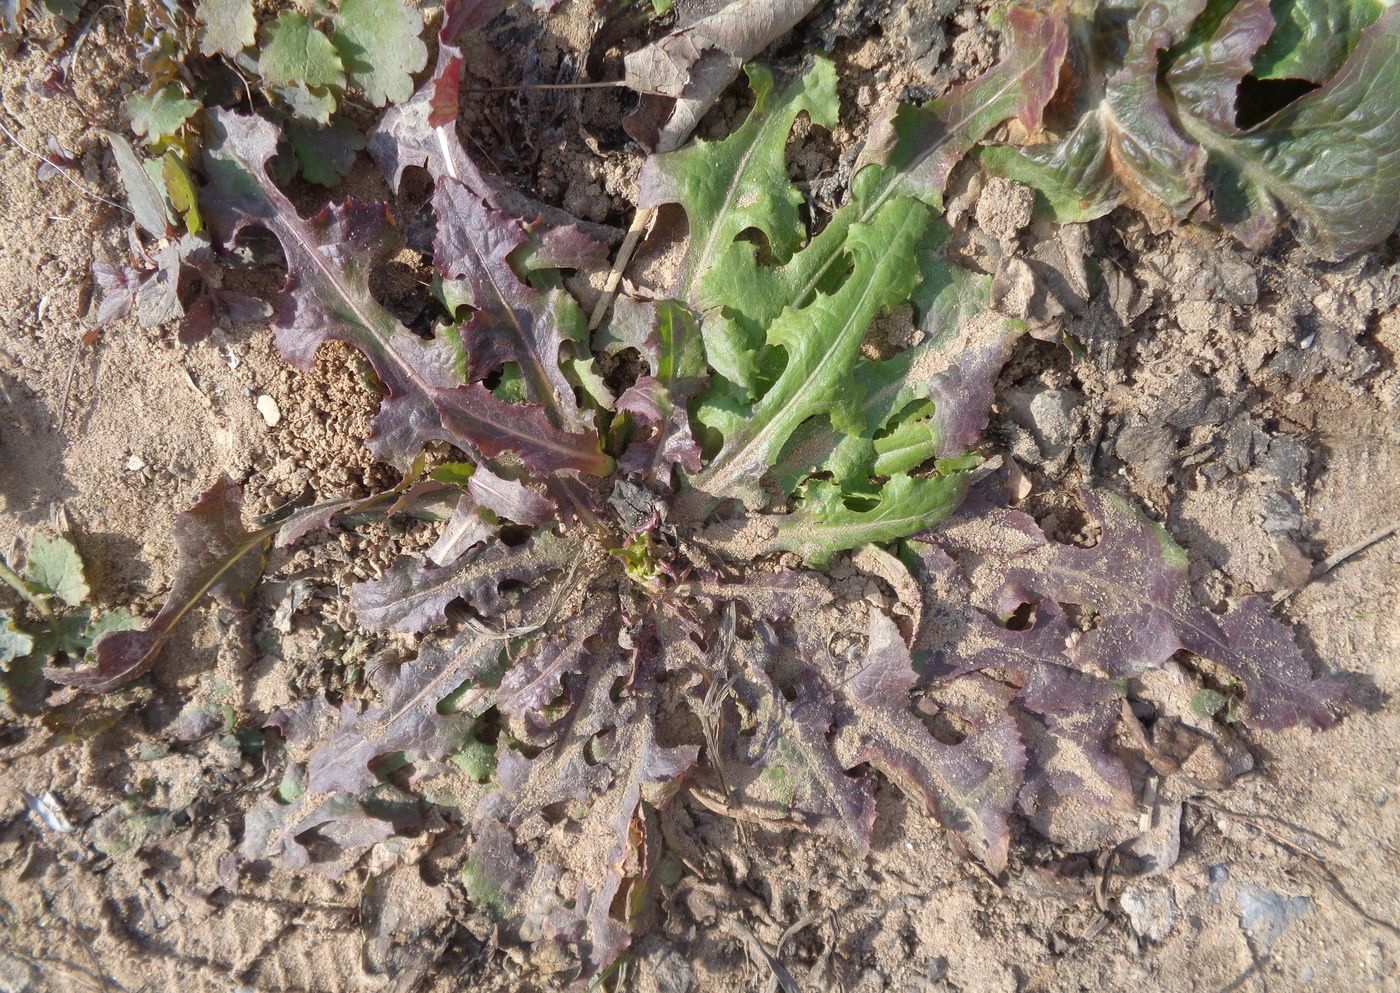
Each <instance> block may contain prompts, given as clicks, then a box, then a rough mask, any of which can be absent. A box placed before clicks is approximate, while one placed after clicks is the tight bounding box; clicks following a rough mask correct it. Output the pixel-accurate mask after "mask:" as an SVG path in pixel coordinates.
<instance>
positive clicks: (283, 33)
mask: <svg viewBox="0 0 1400 993" xmlns="http://www.w3.org/2000/svg"><path fill="white" fill-rule="evenodd" d="M258 72H259V73H260V74H261V75H262V78H263V81H264V82H266V83H267V84H268V85H269V86H273V87H282V86H289V87H307V88H311V87H330V88H333V89H336V90H343V89H344V88H345V66H344V65H343V64H342V62H341V60H340V54H339V53H338V52H337V51H336V48H335V45H333V44H331V40H330V39H329V38H327V37H326V36H325V35H324V34H323V33H321V32H320V31H318V30H317V29H316V28H314V27H312V26H311V24H310V22H308V21H307V19H306V18H305V17H304V16H303V15H302V14H299V13H297V12H296V11H294V10H287V11H283V12H282V13H281V14H279V15H278V17H277V20H275V21H273V22H271V23H270V24H267V25H265V26H264V27H263V32H262V53H261V54H260V55H259V57H258Z"/></svg>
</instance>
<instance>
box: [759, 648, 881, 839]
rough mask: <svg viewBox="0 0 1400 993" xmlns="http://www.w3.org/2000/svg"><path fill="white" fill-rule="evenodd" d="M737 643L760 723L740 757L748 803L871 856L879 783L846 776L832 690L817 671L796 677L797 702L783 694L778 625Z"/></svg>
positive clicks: (865, 778)
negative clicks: (773, 669)
mask: <svg viewBox="0 0 1400 993" xmlns="http://www.w3.org/2000/svg"><path fill="white" fill-rule="evenodd" d="M732 645H733V652H734V655H735V656H736V658H737V660H738V661H739V663H740V671H741V674H742V675H741V678H740V681H739V683H737V684H736V690H737V692H738V693H739V694H740V695H741V697H744V698H746V703H747V704H748V705H749V707H751V708H752V710H753V712H754V718H755V720H756V721H757V725H758V727H757V730H756V731H755V733H754V734H753V736H752V737H751V738H750V739H747V744H746V745H745V746H743V747H741V749H740V754H739V757H740V760H741V761H742V762H743V763H744V764H745V765H746V766H747V767H748V768H747V769H745V770H744V775H745V781H744V782H743V783H742V784H741V785H739V786H736V787H735V790H736V792H737V793H739V794H741V795H742V797H743V802H744V805H745V806H747V807H752V808H754V809H757V810H760V811H763V812H764V813H765V814H767V815H768V816H771V817H779V818H781V817H788V818H791V819H792V820H793V821H794V822H796V823H798V824H800V825H802V826H803V827H805V828H807V829H808V830H811V831H815V832H817V833H818V834H823V835H826V836H828V837H831V838H834V839H836V840H838V841H840V842H842V843H844V844H845V845H847V846H849V847H850V848H852V849H853V850H855V851H857V852H860V853H864V852H865V851H867V850H868V849H869V847H870V834H871V830H872V828H873V827H874V824H875V793H874V783H873V782H872V781H871V779H870V777H869V776H861V777H858V778H856V777H851V776H848V775H846V772H845V769H844V767H843V763H841V762H839V761H837V758H836V754H835V752H834V750H833V748H832V743H831V733H832V730H833V724H834V722H835V708H834V704H833V700H832V694H831V691H830V690H829V689H828V688H827V687H826V686H825V685H823V683H822V681H821V680H820V679H819V678H818V677H817V674H816V673H815V671H813V670H811V669H810V668H804V669H803V671H802V672H801V673H800V675H799V676H798V677H797V678H796V680H795V681H794V686H793V689H794V691H795V692H794V695H793V698H792V699H791V700H788V699H787V698H786V697H785V696H784V694H783V693H782V692H780V691H779V689H778V687H777V685H775V683H774V682H773V679H772V677H771V676H770V675H769V673H768V671H767V669H768V665H769V660H770V659H772V658H773V656H774V654H775V651H776V647H777V646H776V642H775V636H774V634H773V632H772V630H771V629H764V628H762V627H760V629H759V630H758V631H756V632H755V637H754V639H753V640H752V641H743V640H740V639H736V640H734V641H733V642H732Z"/></svg>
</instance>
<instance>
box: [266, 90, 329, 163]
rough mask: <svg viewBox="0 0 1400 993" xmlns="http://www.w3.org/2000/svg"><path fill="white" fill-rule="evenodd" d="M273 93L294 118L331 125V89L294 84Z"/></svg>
mask: <svg viewBox="0 0 1400 993" xmlns="http://www.w3.org/2000/svg"><path fill="white" fill-rule="evenodd" d="M272 92H273V93H274V94H275V95H276V96H277V99H278V101H280V102H281V103H282V105H283V106H285V107H286V108H287V110H289V111H291V113H292V115H293V116H294V117H298V118H302V119H304V120H307V121H314V122H315V123H316V124H320V125H326V124H329V123H330V120H331V115H332V114H334V113H335V107H336V99H335V94H334V93H333V92H332V91H331V90H330V88H329V87H325V86H315V87H311V86H303V85H301V84H300V83H294V84H291V85H288V86H279V87H276V88H274V89H273V91H272ZM289 176H290V167H289Z"/></svg>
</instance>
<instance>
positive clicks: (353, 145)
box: [287, 121, 365, 186]
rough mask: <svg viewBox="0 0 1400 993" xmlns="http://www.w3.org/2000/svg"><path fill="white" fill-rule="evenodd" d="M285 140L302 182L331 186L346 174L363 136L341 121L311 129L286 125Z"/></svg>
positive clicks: (363, 142)
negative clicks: (289, 147) (289, 143)
mask: <svg viewBox="0 0 1400 993" xmlns="http://www.w3.org/2000/svg"><path fill="white" fill-rule="evenodd" d="M287 140H288V141H289V142H291V145H292V154H293V155H295V156H296V160H297V166H298V167H299V168H300V170H301V174H302V176H303V178H305V179H306V181H307V182H309V183H316V184H317V185H319V186H335V185H337V184H338V183H339V182H340V181H341V180H342V179H344V178H345V177H346V176H348V175H349V174H350V168H351V167H352V166H353V165H354V164H355V153H357V152H358V151H359V150H360V149H362V148H364V147H365V138H364V135H362V134H360V132H359V130H358V129H357V128H355V127H354V126H353V125H350V124H346V123H344V122H343V121H340V122H337V123H335V124H332V125H331V126H330V127H313V126H311V125H310V124H306V123H305V122H303V121H291V122H290V123H289V124H288V125H287Z"/></svg>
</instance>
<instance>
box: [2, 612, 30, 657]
mask: <svg viewBox="0 0 1400 993" xmlns="http://www.w3.org/2000/svg"><path fill="white" fill-rule="evenodd" d="M32 651H34V639H33V638H32V637H30V636H29V635H27V634H25V633H24V632H23V631H21V630H20V629H19V628H17V627H15V622H14V618H12V617H11V616H10V614H9V612H8V611H4V610H0V668H8V667H9V664H10V663H11V662H13V661H14V660H15V659H19V658H23V657H24V656H26V655H28V654H29V653H30V652H32Z"/></svg>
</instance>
